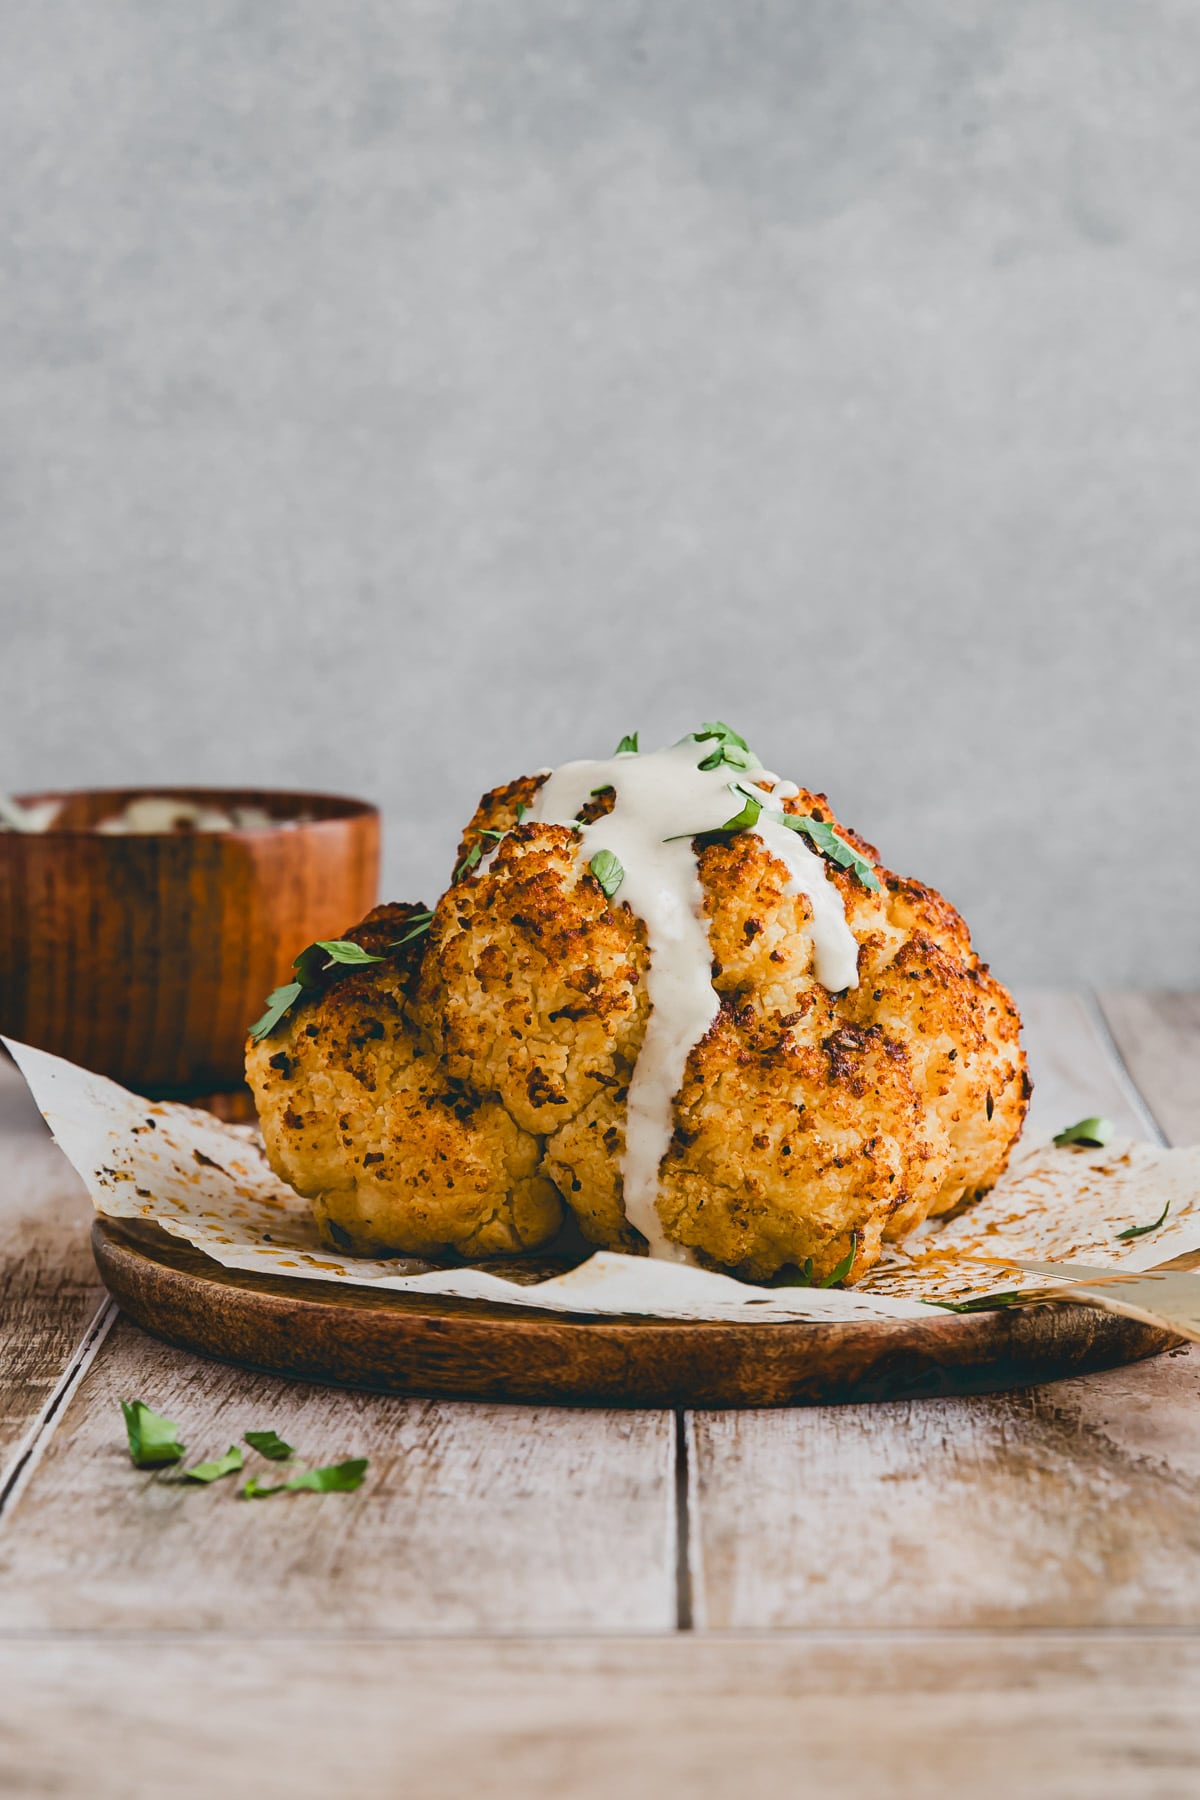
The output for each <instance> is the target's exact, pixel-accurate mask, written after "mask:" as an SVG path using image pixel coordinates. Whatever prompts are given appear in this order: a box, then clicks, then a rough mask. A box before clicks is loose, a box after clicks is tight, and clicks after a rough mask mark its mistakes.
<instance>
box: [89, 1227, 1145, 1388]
mask: <svg viewBox="0 0 1200 1800" xmlns="http://www.w3.org/2000/svg"><path fill="white" fill-rule="evenodd" d="M92 1244H93V1248H94V1250H95V1253H96V1262H97V1264H98V1266H99V1269H100V1273H101V1275H102V1276H103V1278H104V1281H105V1284H106V1285H107V1287H108V1289H109V1292H110V1293H111V1294H112V1296H113V1298H114V1299H115V1300H116V1301H117V1302H118V1304H119V1305H120V1306H121V1308H122V1310H123V1311H124V1312H125V1313H127V1314H128V1316H129V1317H130V1318H131V1319H133V1320H134V1321H135V1323H136V1324H138V1325H140V1326H142V1327H143V1329H144V1330H146V1331H149V1332H152V1333H153V1334H154V1335H155V1336H156V1337H160V1338H165V1339H166V1340H167V1342H168V1343H171V1344H177V1345H180V1346H181V1347H183V1348H184V1349H187V1350H195V1351H199V1352H200V1353H201V1354H202V1355H204V1356H214V1357H218V1358H220V1359H222V1360H224V1361H227V1362H234V1363H241V1364H244V1365H246V1366H247V1367H250V1368H255V1369H265V1370H267V1371H269V1372H270V1373H272V1374H276V1375H289V1376H294V1377H297V1378H300V1379H303V1380H306V1381H321V1382H330V1383H334V1384H338V1385H342V1386H347V1387H361V1388H370V1389H373V1390H376V1391H379V1392H384V1393H393V1394H414V1395H438V1396H452V1397H457V1398H462V1399H474V1400H528V1401H541V1402H551V1403H555V1402H557V1403H566V1404H574V1405H604V1406H659V1407H661V1406H698V1407H733V1406H814V1405H831V1404H832V1405H837V1404H843V1403H846V1402H851V1401H866V1400H902V1399H913V1398H918V1397H922V1396H929V1395H937V1394H982V1393H994V1392H997V1391H999V1390H1002V1389H1005V1388H1015V1387H1027V1386H1030V1385H1031V1384H1033V1383H1036V1382H1043V1381H1053V1380H1056V1379H1058V1378H1061V1377H1062V1376H1066V1375H1082V1374H1085V1373H1087V1372H1088V1371H1089V1370H1092V1369H1107V1368H1113V1367H1115V1366H1116V1365H1117V1364H1120V1363H1129V1362H1136V1361H1138V1360H1140V1359H1141V1358H1142V1357H1145V1356H1154V1355H1156V1354H1157V1353H1158V1352H1160V1351H1162V1350H1168V1349H1171V1348H1172V1347H1173V1346H1174V1345H1175V1344H1176V1343H1177V1342H1178V1341H1179V1340H1178V1339H1176V1338H1173V1337H1171V1336H1170V1335H1169V1334H1168V1333H1167V1332H1165V1331H1161V1330H1158V1329H1157V1328H1155V1327H1152V1326H1149V1325H1144V1324H1141V1323H1139V1322H1138V1321H1136V1320H1133V1319H1124V1318H1119V1317H1116V1316H1115V1315H1113V1314H1111V1313H1102V1312H1097V1311H1096V1310H1094V1309H1093V1308H1089V1307H1085V1306H1070V1305H1050V1306H1039V1307H1030V1308H1027V1309H1024V1310H1005V1311H998V1312H987V1313H966V1314H955V1313H945V1314H939V1313H936V1312H931V1314H930V1317H929V1318H928V1319H927V1320H926V1319H918V1320H911V1321H910V1320H907V1319H904V1320H864V1321H863V1322H862V1323H849V1322H839V1323H837V1324H808V1323H804V1322H801V1321H797V1322H795V1323H791V1322H789V1323H786V1324H761V1325H758V1324H755V1325H750V1324H740V1323H737V1324H730V1323H703V1322H694V1321H687V1320H664V1319H641V1318H595V1317H592V1318H583V1317H578V1316H570V1317H567V1316H564V1315H563V1314H561V1313H551V1312H541V1311H536V1310H534V1309H533V1308H528V1307H521V1308H520V1309H517V1308H512V1307H504V1306H492V1305H489V1304H486V1303H484V1302H480V1301H471V1300H450V1299H442V1298H440V1297H436V1296H431V1295H424V1294H422V1295H411V1294H397V1293H373V1292H371V1291H370V1290H369V1289H367V1288H347V1287H342V1286H339V1285H336V1284H334V1283H332V1282H324V1281H289V1280H287V1279H285V1278H282V1277H279V1276H266V1275H257V1274H247V1273H244V1272H243V1271H241V1270H237V1269H225V1268H222V1267H221V1266H220V1264H219V1263H215V1262H213V1261H212V1260H211V1259H210V1258H209V1257H207V1256H204V1255H203V1254H202V1253H201V1252H200V1251H198V1250H196V1249H194V1248H193V1247H192V1246H191V1245H190V1244H185V1243H183V1242H182V1241H180V1240H179V1239H177V1238H172V1237H170V1236H169V1235H168V1234H167V1233H166V1232H164V1231H163V1230H162V1229H161V1228H160V1227H159V1226H157V1225H148V1224H143V1223H141V1222H134V1221H118V1220H114V1219H97V1220H96V1222H95V1225H94V1226H93V1229H92Z"/></svg>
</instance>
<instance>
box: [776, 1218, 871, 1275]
mask: <svg viewBox="0 0 1200 1800" xmlns="http://www.w3.org/2000/svg"><path fill="white" fill-rule="evenodd" d="M857 1255H858V1233H857V1231H852V1232H851V1233H850V1249H849V1252H848V1253H847V1255H845V1256H843V1258H842V1260H841V1262H840V1263H839V1264H838V1265H837V1267H836V1269H833V1270H832V1271H831V1272H830V1273H829V1274H828V1275H826V1276H825V1278H824V1280H823V1281H814V1280H813V1259H812V1257H811V1256H806V1257H805V1259H804V1261H803V1263H802V1264H801V1265H800V1266H799V1267H797V1269H796V1272H795V1274H794V1275H777V1276H776V1278H775V1286H776V1287H806V1288H810V1287H819V1288H831V1287H835V1286H836V1285H837V1283H838V1282H839V1281H845V1279H846V1277H847V1275H849V1273H850V1271H851V1269H852V1268H853V1267H854V1259H855V1257H856V1256H857Z"/></svg>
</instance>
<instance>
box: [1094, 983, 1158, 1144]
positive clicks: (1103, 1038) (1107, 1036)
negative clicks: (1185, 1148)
mask: <svg viewBox="0 0 1200 1800" xmlns="http://www.w3.org/2000/svg"><path fill="white" fill-rule="evenodd" d="M1083 1000H1084V1004H1085V1006H1086V1007H1087V1010H1088V1017H1089V1018H1090V1019H1091V1021H1092V1024H1093V1026H1094V1027H1095V1031H1096V1035H1097V1037H1098V1038H1099V1039H1100V1042H1101V1044H1102V1045H1103V1046H1104V1049H1105V1051H1106V1052H1107V1055H1108V1059H1109V1061H1110V1062H1111V1064H1112V1067H1113V1073H1114V1075H1115V1076H1116V1078H1117V1080H1118V1082H1119V1083H1120V1085H1121V1087H1122V1088H1123V1089H1124V1090H1125V1092H1126V1094H1127V1095H1128V1097H1129V1102H1130V1105H1131V1106H1132V1107H1133V1108H1134V1110H1135V1112H1137V1113H1138V1114H1139V1116H1140V1117H1141V1118H1142V1120H1143V1121H1144V1123H1145V1125H1146V1128H1147V1130H1148V1132H1149V1134H1150V1137H1151V1138H1152V1139H1153V1141H1154V1142H1155V1143H1158V1144H1164V1145H1169V1144H1170V1141H1171V1140H1170V1138H1169V1137H1168V1136H1167V1134H1166V1132H1165V1131H1164V1130H1163V1128H1162V1126H1161V1125H1160V1124H1159V1122H1158V1119H1157V1118H1156V1117H1155V1114H1154V1108H1153V1107H1152V1106H1151V1104H1150V1102H1149V1100H1147V1098H1146V1096H1145V1094H1143V1092H1142V1090H1141V1088H1140V1087H1139V1086H1138V1084H1137V1082H1136V1081H1135V1080H1134V1077H1133V1072H1132V1070H1131V1069H1130V1067H1129V1064H1128V1063H1127V1062H1126V1061H1125V1058H1124V1057H1123V1056H1122V1054H1121V1046H1120V1044H1118V1042H1117V1040H1116V1037H1115V1036H1114V1034H1113V1029H1112V1026H1111V1025H1110V1024H1109V1022H1108V1017H1107V1015H1106V1013H1105V1011H1104V1008H1103V1006H1102V1005H1101V1003H1100V996H1099V994H1098V993H1097V992H1096V990H1095V988H1092V987H1088V988H1084V989H1083Z"/></svg>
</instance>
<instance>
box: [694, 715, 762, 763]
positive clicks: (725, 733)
mask: <svg viewBox="0 0 1200 1800" xmlns="http://www.w3.org/2000/svg"><path fill="white" fill-rule="evenodd" d="M692 736H693V737H694V738H695V740H696V742H697V743H698V744H708V743H712V744H713V748H712V749H711V750H710V751H709V752H708V754H707V756H705V757H704V758H703V759H702V761H701V762H699V763H698V764H697V765H696V766H697V767H698V768H701V769H720V768H729V769H761V768H762V764H761V763H760V762H759V760H758V758H757V756H755V754H754V752H753V750H751V748H750V746H749V744H748V743H747V742H746V740H745V738H744V737H741V736H740V735H739V734H738V733H737V732H736V731H734V730H733V728H732V727H731V726H729V725H725V724H722V722H721V720H720V719H715V720H714V721H713V722H712V723H711V724H708V725H702V726H701V727H700V729H699V731H695V732H693V733H692ZM714 740H715V741H714Z"/></svg>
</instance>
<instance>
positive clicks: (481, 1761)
mask: <svg viewBox="0 0 1200 1800" xmlns="http://www.w3.org/2000/svg"><path fill="white" fill-rule="evenodd" d="M0 1689H2V1691H3V1695H4V1700H3V1704H2V1705H0V1792H2V1793H5V1794H11V1795H14V1796H17V1795H19V1796H21V1800H26V1797H27V1796H30V1795H47V1796H58V1797H59V1800H76V1797H77V1800H85V1797H86V1800H140V1797H141V1796H143V1795H148V1794H151V1793H166V1792H169V1793H170V1794H171V1795H172V1796H174V1800H212V1796H213V1795H215V1794H221V1793H225V1792H243V1791H244V1792H247V1793H253V1794H255V1795H261V1796H263V1797H264V1800H273V1797H275V1796H287V1797H288V1800H292V1797H293V1796H308V1795H318V1794H320V1795H340V1794H352V1795H353V1796H354V1800H394V1796H396V1795H399V1794H410V1795H414V1796H420V1800H511V1796H513V1795H521V1796H523V1797H524V1800H564V1796H568V1795H569V1796H570V1797H571V1800H611V1796H613V1795H620V1796H622V1800H663V1797H664V1796H673V1795H687V1796H689V1800H727V1797H728V1796H730V1795H737V1796H738V1800H779V1796H780V1795H786V1796H791V1795H804V1796H821V1800H881V1797H883V1800H961V1797H962V1796H963V1795H970V1796H971V1797H972V1800H1014V1797H1017V1800H1026V1797H1029V1796H1036V1797H1037V1800H1131V1796H1133V1797H1135V1800H1190V1797H1191V1796H1192V1795H1193V1794H1194V1793H1195V1792H1196V1771H1197V1762H1198V1760H1200V1724H1198V1720H1197V1707H1196V1695H1197V1692H1198V1691H1200V1645H1198V1644H1197V1642H1196V1640H1195V1639H1193V1638H1187V1639H1182V1640H1181V1639H1164V1638H1153V1637H1150V1638H1137V1637H1119V1638H1117V1639H1115V1640H1111V1639H1110V1640H1108V1641H1105V1640H1092V1641H1081V1640H1079V1639H1077V1638H1066V1639H1059V1638H1055V1639H1051V1640H1049V1641H1047V1640H1044V1639H1043V1640H1038V1639H1036V1638H1035V1639H1032V1640H1028V1639H1027V1640H1024V1641H1021V1640H1015V1639H1013V1638H991V1637H984V1638H974V1637H967V1638H965V1639H959V1640H957V1641H953V1642H949V1643H946V1642H943V1643H937V1642H930V1641H928V1640H924V1641H923V1640H921V1639H902V1640H900V1641H899V1642H894V1641H893V1642H880V1641H878V1640H874V1641H872V1640H866V1641H861V1640H860V1641H855V1642H847V1641H846V1640H840V1641H838V1640H835V1641H832V1642H829V1641H826V1642H818V1643H813V1644H805V1643H797V1642H794V1641H792V1642H785V1641H780V1640H778V1639H777V1640H774V1641H763V1640H761V1639H753V1638H751V1639H744V1638H743V1639H739V1640H737V1641H736V1642H735V1643H731V1642H729V1641H728V1640H725V1641H721V1640H714V1639H707V1640H706V1639H702V1638H701V1639H697V1638H688V1637H679V1638H675V1639H674V1640H665V1641H664V1640H654V1639H650V1640H646V1639H642V1640H640V1641H638V1640H630V1639H618V1640H610V1641H605V1642H597V1641H595V1640H592V1641H584V1642H579V1641H573V1642H572V1641H566V1642H564V1641H562V1640H556V1639H551V1640H548V1641H547V1640H543V1641H539V1642H530V1641H528V1640H527V1641H525V1642H520V1641H516V1642H512V1641H510V1642H507V1643H497V1642H491V1643H488V1642H475V1643H462V1642H457V1643H455V1642H442V1643H440V1644H439V1643H430V1642H425V1643H418V1644H413V1643H398V1642H395V1641H392V1642H386V1641H378V1640H376V1641H374V1642H365V1643H364V1642H357V1643H347V1642H342V1641H338V1640H337V1639H336V1638H329V1637H322V1638H320V1639H308V1640H304V1639H301V1640H299V1641H297V1642H294V1643H283V1642H279V1641H272V1642H267V1643H263V1642H255V1641H253V1640H251V1641H247V1640H245V1639H241V1640H239V1639H237V1638H223V1639H217V1640H202V1641H200V1642H194V1641H193V1642H187V1641H184V1642H180V1641H174V1642H172V1641H170V1640H167V1641H153V1640H152V1641H149V1642H147V1641H134V1642H130V1641H127V1640H126V1641H122V1640H120V1639H112V1638H107V1639H104V1640H102V1641H97V1640H96V1639H94V1638H83V1639H66V1640H58V1641H53V1640H52V1641H48V1642H47V1641H42V1642H19V1643H14V1642H11V1641H10V1642H8V1643H0Z"/></svg>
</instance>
